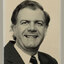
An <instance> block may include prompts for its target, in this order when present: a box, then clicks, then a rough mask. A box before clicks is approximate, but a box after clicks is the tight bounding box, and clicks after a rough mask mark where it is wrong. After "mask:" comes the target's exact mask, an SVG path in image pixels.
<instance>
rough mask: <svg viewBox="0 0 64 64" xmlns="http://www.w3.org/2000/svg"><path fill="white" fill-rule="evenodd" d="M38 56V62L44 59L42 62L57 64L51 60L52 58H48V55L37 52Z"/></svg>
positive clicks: (53, 59)
mask: <svg viewBox="0 0 64 64" xmlns="http://www.w3.org/2000/svg"><path fill="white" fill-rule="evenodd" d="M38 55H39V58H40V60H41V59H44V61H45V62H47V63H48V64H58V62H57V61H56V59H55V58H53V57H52V56H50V55H49V54H46V53H43V52H38ZM42 61H43V60H42Z"/></svg>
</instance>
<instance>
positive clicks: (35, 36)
mask: <svg viewBox="0 0 64 64" xmlns="http://www.w3.org/2000/svg"><path fill="white" fill-rule="evenodd" d="M24 36H25V37H27V38H29V37H33V38H37V37H38V35H24Z"/></svg>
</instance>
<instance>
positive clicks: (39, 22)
mask: <svg viewBox="0 0 64 64" xmlns="http://www.w3.org/2000/svg"><path fill="white" fill-rule="evenodd" d="M35 23H36V24H37V25H40V26H43V24H44V22H43V21H41V20H39V21H36V22H35Z"/></svg>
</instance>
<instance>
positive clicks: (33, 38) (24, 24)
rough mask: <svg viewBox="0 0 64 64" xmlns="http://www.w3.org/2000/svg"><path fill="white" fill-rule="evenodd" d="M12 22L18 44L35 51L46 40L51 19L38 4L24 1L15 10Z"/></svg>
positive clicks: (27, 49)
mask: <svg viewBox="0 0 64 64" xmlns="http://www.w3.org/2000/svg"><path fill="white" fill-rule="evenodd" d="M11 21H12V29H13V32H14V34H13V35H14V37H16V42H17V44H18V45H19V46H20V47H21V48H22V49H24V50H26V51H31V50H33V51H35V50H37V49H38V48H39V46H40V44H41V43H42V41H43V39H44V36H45V33H46V31H47V27H48V25H49V21H50V17H49V15H48V14H47V13H46V12H45V11H44V9H43V8H42V6H40V5H39V4H38V3H37V2H34V1H24V2H22V3H21V4H19V5H18V6H17V7H16V9H15V10H14V12H13V14H12V18H11Z"/></svg>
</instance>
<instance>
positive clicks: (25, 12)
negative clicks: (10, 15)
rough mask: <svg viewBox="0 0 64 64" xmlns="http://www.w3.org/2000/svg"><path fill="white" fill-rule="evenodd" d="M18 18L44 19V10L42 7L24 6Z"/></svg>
mask: <svg viewBox="0 0 64 64" xmlns="http://www.w3.org/2000/svg"><path fill="white" fill-rule="evenodd" d="M17 19H19V20H20V19H26V20H35V19H36V20H44V19H45V16H44V12H43V11H42V10H40V9H35V10H32V9H29V8H24V9H22V10H20V11H19V13H18V16H17Z"/></svg>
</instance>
